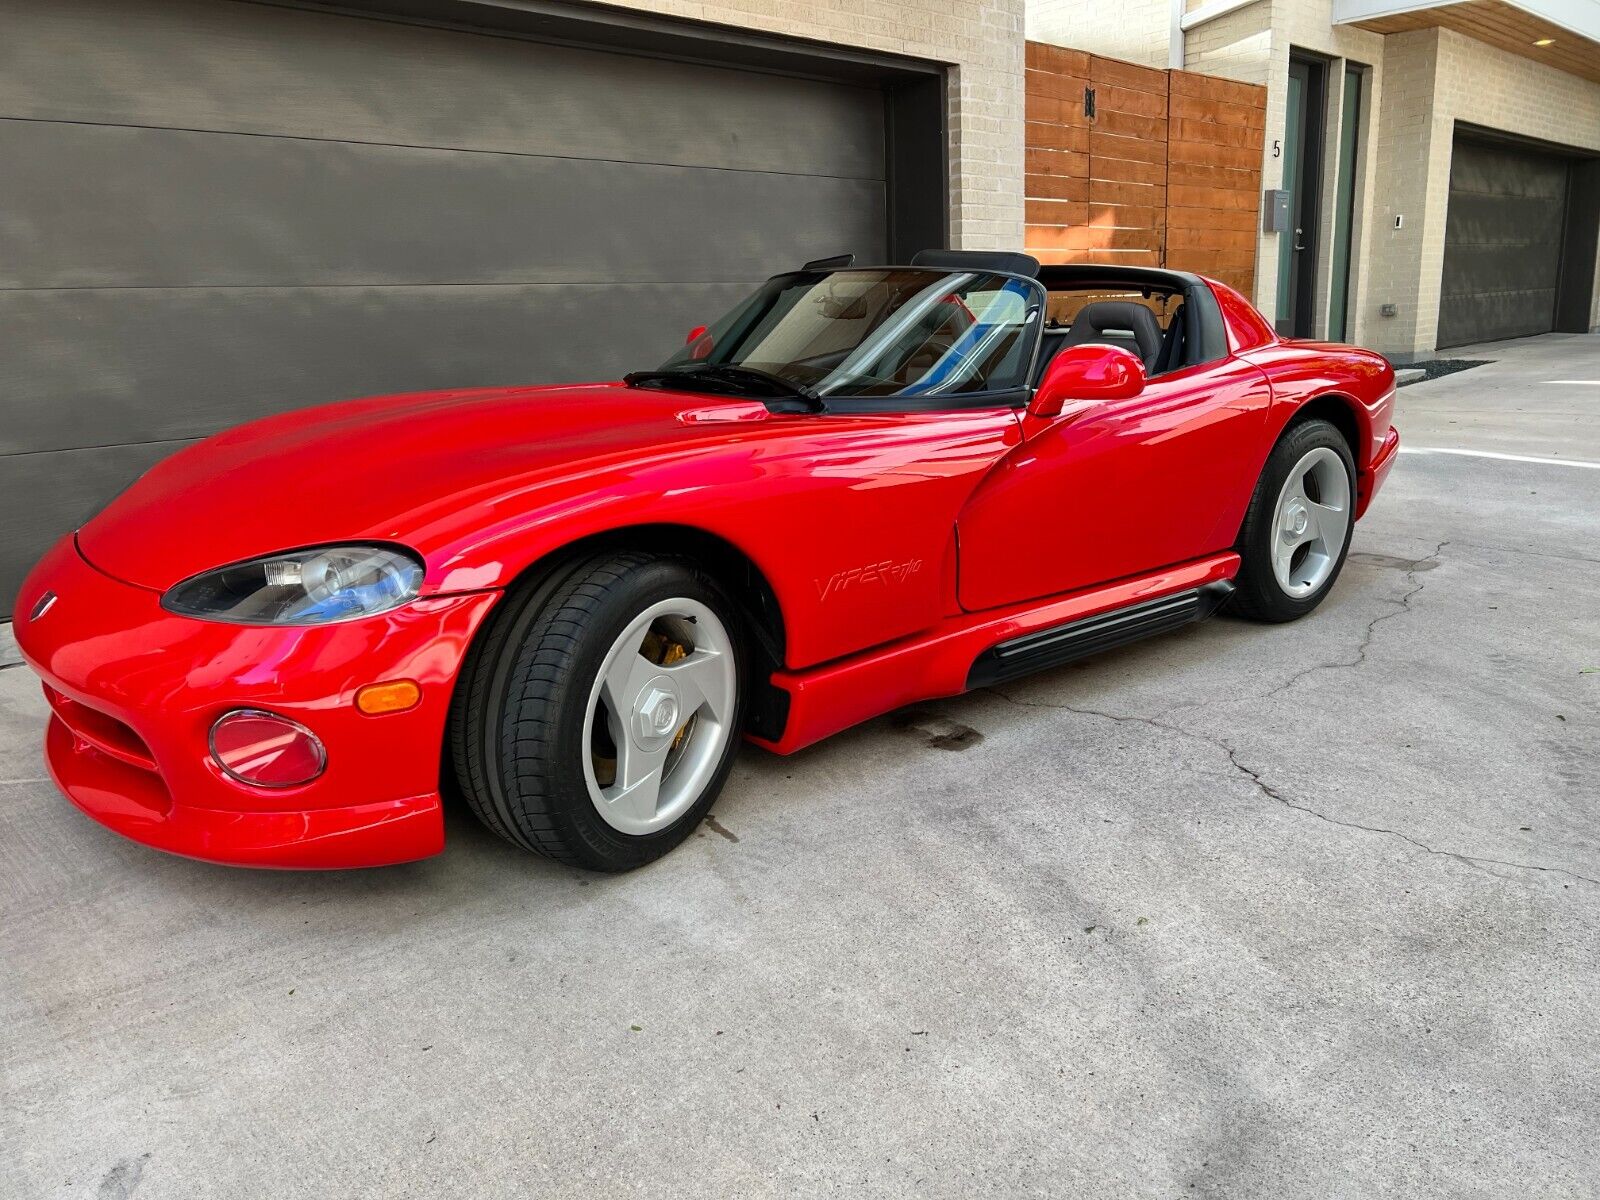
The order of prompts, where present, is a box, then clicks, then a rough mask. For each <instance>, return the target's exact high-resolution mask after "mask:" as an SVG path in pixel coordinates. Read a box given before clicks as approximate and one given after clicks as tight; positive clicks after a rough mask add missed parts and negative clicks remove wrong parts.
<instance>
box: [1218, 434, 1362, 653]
mask: <svg viewBox="0 0 1600 1200" xmlns="http://www.w3.org/2000/svg"><path fill="white" fill-rule="evenodd" d="M1323 447H1326V448H1327V449H1330V450H1332V451H1333V452H1334V453H1335V454H1337V455H1338V456H1339V461H1340V462H1341V463H1342V464H1344V471H1345V477H1346V479H1347V480H1348V481H1349V484H1350V505H1349V512H1348V513H1347V514H1346V518H1345V520H1346V524H1345V536H1344V544H1343V545H1342V546H1341V547H1340V548H1339V557H1338V560H1337V561H1336V562H1335V563H1334V564H1333V570H1331V571H1330V572H1328V578H1327V579H1325V580H1323V581H1322V585H1321V586H1320V587H1319V588H1317V590H1316V591H1314V592H1312V593H1311V594H1310V595H1307V596H1301V597H1295V596H1291V595H1289V593H1287V592H1286V591H1284V590H1283V585H1282V584H1281V583H1279V582H1278V575H1277V572H1276V571H1274V570H1273V566H1272V562H1273V550H1274V542H1275V540H1276V538H1277V534H1278V531H1277V524H1276V521H1275V517H1276V515H1277V505H1278V497H1279V495H1280V494H1281V493H1282V491H1283V486H1284V484H1285V483H1286V482H1287V481H1288V478H1289V474H1290V472H1291V471H1292V470H1293V469H1294V467H1295V465H1296V464H1297V463H1299V462H1300V460H1301V459H1302V458H1304V457H1305V456H1306V455H1307V454H1309V453H1310V452H1311V451H1312V450H1316V449H1319V448H1323ZM1355 509H1356V467H1355V459H1354V457H1353V456H1352V455H1351V453H1350V445H1349V443H1348V442H1346V441H1345V438H1344V435H1343V434H1342V433H1340V432H1339V430H1338V429H1337V428H1335V427H1334V426H1333V425H1332V424H1330V423H1329V422H1327V421H1324V420H1322V419H1321V418H1316V417H1313V418H1311V419H1309V420H1305V421H1301V422H1299V423H1297V424H1294V425H1291V426H1290V427H1289V429H1288V430H1286V431H1285V433H1284V435H1283V437H1281V438H1280V439H1279V440H1278V444H1277V445H1276V446H1274V447H1273V448H1272V453H1271V454H1270V455H1268V457H1267V463H1266V466H1265V468H1264V469H1263V470H1262V472H1261V480H1260V483H1259V484H1258V485H1257V491H1256V496H1255V498H1254V500H1253V501H1252V504H1251V513H1250V520H1249V522H1248V528H1247V529H1246V531H1245V537H1244V538H1243V539H1242V540H1243V543H1244V544H1243V545H1242V547H1241V549H1242V550H1243V552H1244V559H1245V569H1244V570H1243V571H1242V572H1241V575H1243V576H1245V578H1244V579H1243V580H1242V581H1241V582H1243V583H1244V585H1245V586H1246V587H1248V588H1250V589H1251V591H1252V593H1253V595H1252V597H1251V598H1252V600H1253V602H1254V603H1253V604H1252V607H1253V608H1255V609H1256V610H1258V611H1259V613H1260V615H1261V616H1263V617H1265V618H1266V619H1268V620H1273V621H1292V620H1295V619H1297V618H1299V617H1303V616H1305V615H1306V614H1307V613H1309V612H1311V611H1312V610H1313V609H1314V608H1316V607H1317V605H1319V604H1321V603H1322V601H1323V599H1324V598H1325V597H1326V596H1327V594H1328V593H1329V592H1330V591H1331V590H1332V589H1333V585H1334V584H1336V583H1337V582H1338V581H1339V575H1340V574H1341V572H1343V570H1344V564H1345V559H1346V557H1347V556H1348V555H1349V553H1350V542H1351V538H1352V536H1353V534H1354V532H1355Z"/></svg>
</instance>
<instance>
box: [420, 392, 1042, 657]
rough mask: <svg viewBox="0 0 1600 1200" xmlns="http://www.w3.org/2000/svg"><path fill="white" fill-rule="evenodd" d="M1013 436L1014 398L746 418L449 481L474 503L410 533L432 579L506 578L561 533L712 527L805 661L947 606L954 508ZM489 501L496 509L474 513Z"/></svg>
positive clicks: (556, 543)
mask: <svg viewBox="0 0 1600 1200" xmlns="http://www.w3.org/2000/svg"><path fill="white" fill-rule="evenodd" d="M819 423H824V424H819ZM1020 440H1021V433H1020V428H1019V425H1018V421H1017V417H1016V414H1015V412H1014V411H1013V410H1010V409H992V410H978V411H972V412H959V411H958V412H944V413H924V414H916V413H912V414H907V413H896V414H883V415H874V416H847V415H820V416H796V417H792V418H773V419H771V420H770V421H763V420H753V421H750V422H748V423H741V424H740V426H739V427H738V429H737V432H736V434H733V435H730V436H728V437H724V438H721V439H719V440H717V441H715V442H701V443H698V444H692V445H686V446H684V447H683V448H682V449H681V450H678V451H676V452H665V453H658V454H654V455H651V456H649V457H648V458H641V456H640V455H639V454H638V453H637V452H626V453H622V454H618V455H615V456H611V457H610V458H609V459H601V460H592V461H589V462H586V463H581V464H575V466H574V469H570V470H567V471H564V472H562V473H561V474H559V475H557V476H555V477H546V478H543V479H540V480H539V481H537V482H535V483H531V484H525V485H523V486H520V487H519V486H512V487H511V488H509V489H506V488H504V487H503V486H500V487H488V488H486V494H485V495H483V496H476V495H471V494H469V495H466V496H456V497H453V498H452V501H453V506H454V507H455V511H456V512H463V513H464V512H471V513H475V514H477V518H476V519H474V520H472V521H467V522H463V523H462V524H461V525H460V526H459V527H458V528H456V529H452V530H448V531H446V530H442V529H439V527H438V526H437V525H434V526H432V528H431V530H430V533H433V534H436V535H437V536H429V537H427V538H426V539H424V540H423V542H422V544H418V545H417V549H419V550H420V551H422V553H423V554H424V556H425V557H426V559H427V561H428V575H429V577H430V580H432V581H433V590H435V591H436V592H438V593H441V594H443V593H452V592H465V591H477V590H484V589H496V588H503V587H505V586H507V585H508V584H509V583H511V582H512V581H513V580H515V579H516V578H517V576H518V575H520V574H521V573H522V572H523V571H525V570H527V569H528V567H529V566H531V565H532V564H534V563H537V562H538V561H539V560H541V559H543V558H544V557H546V556H547V555H549V554H551V553H553V552H556V551H559V550H560V549H561V548H562V547H564V546H567V545H571V544H572V543H574V542H578V541H582V540H585V539H588V538H592V537H596V536H601V535H605V534H608V533H616V532H620V531H625V530H627V529H629V528H634V527H639V526H650V525H655V526H660V525H669V526H675V527H681V528H685V529H690V530H696V531H699V532H702V533H706V534H710V535H712V536H714V537H717V538H719V539H721V540H722V541H724V542H726V543H728V544H729V545H731V546H733V547H734V548H736V549H737V550H739V551H740V552H741V553H742V554H744V556H745V557H746V558H748V559H749V560H750V561H751V562H752V563H754V564H755V566H756V568H757V569H758V570H760V571H761V573H762V574H763V575H764V576H765V577H766V579H767V581H768V582H769V583H770V584H771V585H772V589H773V592H774V594H775V596H776V598H777V601H778V606H779V608H780V610H781V612H782V614H783V622H784V630H785V635H786V637H785V641H786V645H785V659H786V663H785V665H786V666H788V667H789V668H790V669H801V668H804V667H809V666H813V665H815V664H817V663H821V662H825V661H827V660H829V659H833V658H838V657H841V656H843V655H846V654H853V653H857V652H859V651H861V650H864V649H867V648H869V647H871V646H875V645H878V644H881V643H884V642H889V641H893V640H895V639H897V638H901V637H904V636H906V635H908V634H912V633H915V632H917V631H919V630H923V629H927V628H931V627H932V626H934V625H935V624H937V623H938V622H939V621H940V620H941V619H942V618H943V617H944V616H946V615H947V608H948V604H949V601H948V598H947V595H946V593H947V592H948V591H949V590H950V589H949V584H948V581H949V580H950V579H951V578H952V577H953V575H954V571H955V564H954V561H953V555H954V552H955V541H954V538H953V536H952V533H953V530H954V528H955V523H956V514H957V513H958V512H959V511H960V508H961V506H962V505H963V504H964V503H965V501H966V499H967V497H968V496H969V495H970V494H971V492H972V490H973V489H974V488H975V487H976V486H977V484H978V482H979V481H980V480H981V479H982V478H983V476H984V475H985V474H986V473H987V472H988V471H989V469H990V468H991V467H992V465H993V464H994V463H995V462H996V461H997V460H999V459H1000V458H1002V457H1003V456H1004V455H1005V454H1006V452H1007V451H1008V450H1009V449H1010V448H1011V447H1013V446H1015V445H1016V444H1018V443H1019V442H1020ZM930 463H936V464H938V468H937V469H936V470H930V469H929V464H930ZM485 508H488V509H491V510H494V511H501V512H504V513H505V514H506V515H505V516H504V517H503V518H502V519H499V520H495V521H491V522H483V521H482V520H481V515H482V513H483V511H484V510H485ZM438 515H440V516H443V514H438ZM423 524H424V525H426V524H428V523H427V522H423ZM413 544H416V543H415V542H414V543H413Z"/></svg>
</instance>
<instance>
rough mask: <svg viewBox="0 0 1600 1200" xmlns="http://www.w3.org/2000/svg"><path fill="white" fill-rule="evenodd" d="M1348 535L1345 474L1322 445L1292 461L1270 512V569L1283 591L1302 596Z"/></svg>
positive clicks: (1324, 574) (1319, 580) (1321, 577)
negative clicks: (1291, 468)
mask: <svg viewBox="0 0 1600 1200" xmlns="http://www.w3.org/2000/svg"><path fill="white" fill-rule="evenodd" d="M1349 536H1350V475H1349V473H1348V472H1347V471H1346V470H1345V465H1344V460H1343V459H1342V458H1340V457H1339V456H1338V454H1336V453H1335V452H1334V451H1333V450H1331V449H1330V448H1328V447H1327V446H1318V447H1317V448H1316V449H1315V450H1311V451H1309V452H1307V453H1306V455H1305V456H1304V457H1303V458H1301V460H1300V461H1299V462H1297V463H1295V465H1294V469H1293V470H1291V471H1290V472H1289V478H1288V479H1286V480H1285V481H1284V484H1283V490H1282V491H1280V492H1279V493H1278V504H1277V507H1276V508H1274V509H1273V512H1272V573H1273V574H1274V575H1275V576H1276V577H1277V580H1278V586H1279V587H1281V588H1282V589H1283V592H1284V595H1286V596H1292V597H1293V598H1294V599H1296V600H1303V599H1305V598H1306V597H1307V596H1309V595H1311V594H1312V593H1313V592H1315V591H1316V590H1317V589H1318V588H1320V587H1321V586H1322V585H1323V584H1324V583H1326V582H1327V581H1328V576H1329V575H1331V574H1333V568H1334V567H1335V565H1337V564H1338V562H1339V553H1340V551H1342V550H1343V549H1344V543H1345V539H1346V538H1347V537H1349Z"/></svg>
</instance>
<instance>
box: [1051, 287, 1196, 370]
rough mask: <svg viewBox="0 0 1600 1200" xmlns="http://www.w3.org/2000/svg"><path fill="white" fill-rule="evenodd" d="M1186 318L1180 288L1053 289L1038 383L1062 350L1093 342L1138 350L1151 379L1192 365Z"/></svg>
mask: <svg viewBox="0 0 1600 1200" xmlns="http://www.w3.org/2000/svg"><path fill="white" fill-rule="evenodd" d="M1185 317H1186V310H1185V306H1184V300H1183V296H1182V294H1181V293H1180V292H1178V291H1175V290H1163V289H1141V288H1108V287H1081V288H1063V289H1053V290H1051V292H1050V293H1049V301H1048V306H1047V308H1046V313H1045V329H1044V346H1043V352H1042V353H1041V354H1040V356H1039V362H1038V365H1037V367H1036V368H1035V378H1034V382H1035V383H1037V382H1038V380H1039V378H1041V377H1042V376H1043V374H1044V369H1045V367H1046V366H1047V365H1048V364H1049V360H1050V359H1051V358H1053V357H1054V356H1055V354H1056V353H1057V352H1058V351H1060V350H1061V349H1063V348H1065V347H1067V346H1076V345H1082V344H1084V343H1089V342H1093V343H1098V344H1104V345H1111V346H1120V347H1121V348H1123V349H1124V350H1128V351H1130V352H1132V353H1133V354H1136V355H1138V357H1139V358H1140V359H1141V360H1142V361H1143V362H1144V365H1145V373H1146V375H1148V376H1149V377H1151V378H1154V377H1156V376H1158V375H1164V374H1166V373H1167V372H1169V371H1175V370H1177V369H1179V368H1180V367H1184V366H1187V365H1188V364H1189V355H1188V352H1187V346H1186V344H1185V343H1186V338H1185V334H1186V321H1185Z"/></svg>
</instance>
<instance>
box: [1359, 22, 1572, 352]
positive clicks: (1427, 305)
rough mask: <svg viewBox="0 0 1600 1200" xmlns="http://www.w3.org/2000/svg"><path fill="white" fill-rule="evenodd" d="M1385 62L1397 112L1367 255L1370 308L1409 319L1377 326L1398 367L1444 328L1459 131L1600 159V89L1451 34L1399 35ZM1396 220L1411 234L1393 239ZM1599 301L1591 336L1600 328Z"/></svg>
mask: <svg viewBox="0 0 1600 1200" xmlns="http://www.w3.org/2000/svg"><path fill="white" fill-rule="evenodd" d="M1385 52H1386V58H1385V73H1386V75H1387V79H1388V87H1389V89H1390V96H1391V104H1390V105H1389V108H1388V111H1387V112H1386V113H1385V120H1384V122H1383V126H1382V130H1381V132H1380V137H1379V146H1378V162H1377V173H1378V176H1379V179H1380V182H1381V185H1382V193H1381V195H1382V205H1381V207H1380V208H1379V210H1378V213H1377V214H1376V215H1377V216H1378V217H1379V218H1380V219H1377V220H1375V221H1374V229H1373V235H1372V240H1371V242H1370V244H1369V247H1368V249H1369V252H1370V253H1371V254H1372V256H1373V258H1374V260H1375V261H1376V264H1377V265H1376V267H1375V271H1374V280H1373V286H1372V288H1371V290H1370V293H1369V297H1368V304H1369V305H1370V306H1371V307H1373V308H1376V307H1377V306H1378V305H1380V304H1385V303H1392V304H1395V305H1397V306H1398V307H1399V309H1400V315H1399V316H1397V317H1393V318H1388V319H1378V320H1377V321H1372V322H1369V325H1368V332H1369V341H1370V344H1372V345H1373V346H1375V347H1377V348H1378V349H1380V350H1383V351H1384V352H1385V353H1386V354H1390V355H1392V356H1395V357H1421V356H1426V355H1427V354H1429V353H1430V352H1431V351H1432V350H1433V348H1434V344H1435V341H1436V337H1437V333H1438V328H1439V290H1440V282H1441V279H1442V276H1443V272H1444V235H1445V219H1446V214H1447V212H1448V209H1449V200H1450V158H1451V152H1452V148H1453V141H1454V133H1455V124H1456V122H1457V121H1464V122H1467V123H1469V124H1473V125H1481V126H1486V127H1488V128H1490V129H1498V130H1501V131H1504V132H1506V133H1515V134H1520V135H1522V136H1525V137H1533V138H1540V139H1543V140H1545V141H1551V142H1559V143H1562V144H1564V145H1569V146H1579V147H1582V148H1584V149H1589V150H1600V84H1595V83H1591V82H1589V81H1588V80H1584V79H1580V78H1578V77H1577V76H1575V75H1569V74H1567V73H1566V72H1564V71H1558V70H1556V69H1554V68H1553V67H1547V66H1545V65H1544V64H1542V63H1537V62H1534V61H1533V60H1531V59H1527V58H1523V57H1521V56H1519V55H1515V54H1508V53H1507V52H1506V51H1504V50H1499V49H1496V48H1495V47H1493V46H1488V45H1485V44H1484V43H1482V42H1479V41H1475V40H1474V39H1472V38H1469V37H1466V36H1464V35H1462V34H1459V33H1455V32H1453V31H1451V30H1448V29H1422V30H1417V31H1416V32H1413V33H1406V34H1396V35H1394V36H1392V37H1390V38H1388V39H1387V44H1386V46H1385ZM1397 93H1398V95H1399V96H1400V97H1401V99H1400V100H1399V101H1398V102H1396V101H1394V100H1393V97H1394V96H1395V95H1396V94H1397ZM1396 214H1403V215H1404V216H1405V218H1406V223H1405V228H1404V229H1401V230H1396V229H1394V216H1395V215H1396ZM1596 301H1597V303H1596V306H1595V307H1594V308H1593V309H1591V313H1590V322H1589V323H1590V325H1591V327H1592V326H1593V325H1595V324H1597V323H1600V296H1597V297H1596Z"/></svg>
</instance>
